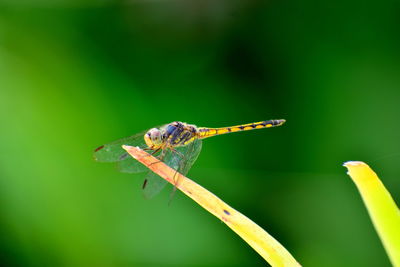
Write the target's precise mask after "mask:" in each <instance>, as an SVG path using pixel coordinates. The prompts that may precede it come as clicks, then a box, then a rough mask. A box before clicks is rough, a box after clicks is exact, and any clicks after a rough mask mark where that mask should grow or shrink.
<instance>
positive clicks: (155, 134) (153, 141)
mask: <svg viewBox="0 0 400 267" xmlns="http://www.w3.org/2000/svg"><path fill="white" fill-rule="evenodd" d="M144 141H145V142H146V145H147V146H148V147H149V148H150V149H153V150H154V149H159V148H160V147H161V145H162V144H163V140H162V134H161V131H160V129H157V128H152V129H150V130H148V131H147V133H146V134H145V135H144Z"/></svg>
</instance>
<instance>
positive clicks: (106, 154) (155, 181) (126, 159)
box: [94, 131, 202, 198]
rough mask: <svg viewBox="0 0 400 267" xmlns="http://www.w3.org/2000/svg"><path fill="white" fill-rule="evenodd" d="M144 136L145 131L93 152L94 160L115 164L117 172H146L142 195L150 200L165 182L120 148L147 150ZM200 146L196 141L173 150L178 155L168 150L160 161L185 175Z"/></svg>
mask: <svg viewBox="0 0 400 267" xmlns="http://www.w3.org/2000/svg"><path fill="white" fill-rule="evenodd" d="M145 134H146V131H144V132H142V133H139V134H136V135H133V136H130V137H127V138H123V139H120V140H117V141H114V142H112V143H109V144H106V145H103V146H100V147H99V148H97V149H96V150H95V152H94V158H95V160H97V161H99V162H116V164H117V168H118V170H119V171H121V172H125V173H141V172H146V171H148V174H147V175H146V177H145V182H144V186H143V194H144V196H145V197H146V198H152V197H153V196H155V195H156V194H157V193H158V192H160V191H161V190H162V189H163V188H164V187H165V185H166V184H167V181H166V180H164V179H162V178H161V177H159V176H158V175H157V174H155V173H154V172H152V171H149V170H148V169H147V167H146V166H144V165H143V164H141V163H140V162H139V161H137V160H135V159H134V158H132V157H131V156H130V155H129V154H128V153H127V152H126V151H125V150H124V149H123V148H122V145H129V146H138V147H140V148H141V149H144V148H147V145H146V144H145V142H144V139H143V137H144V135H145ZM201 146H202V142H201V140H199V139H197V140H195V141H193V142H192V143H190V144H188V145H187V146H183V147H176V148H175V150H177V151H178V153H177V152H174V151H172V150H169V149H168V150H167V151H165V152H164V153H165V155H164V158H163V159H162V161H163V162H164V163H165V164H167V165H168V166H170V167H171V168H173V169H175V170H177V171H178V172H180V173H182V174H183V175H186V174H187V172H188V171H189V170H190V168H191V167H192V165H193V163H194V162H195V161H196V159H197V157H198V155H199V153H200V151H201Z"/></svg>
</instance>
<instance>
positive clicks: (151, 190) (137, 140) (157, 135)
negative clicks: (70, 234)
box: [94, 119, 286, 198]
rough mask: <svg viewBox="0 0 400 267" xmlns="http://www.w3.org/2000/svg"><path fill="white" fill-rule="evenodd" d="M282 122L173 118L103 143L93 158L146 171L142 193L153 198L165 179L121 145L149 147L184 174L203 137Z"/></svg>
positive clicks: (126, 169) (127, 169) (125, 168)
mask: <svg viewBox="0 0 400 267" xmlns="http://www.w3.org/2000/svg"><path fill="white" fill-rule="evenodd" d="M285 122H286V121H285V120H283V119H279V120H267V121H260V122H254V123H247V124H241V125H236V126H230V127H222V128H208V127H197V126H196V125H193V124H188V123H185V122H180V121H174V122H172V123H168V124H165V125H163V126H160V127H156V128H151V129H150V130H147V131H143V132H141V133H138V134H135V135H133V136H130V137H126V138H122V139H119V140H117V141H114V142H111V143H108V144H105V145H102V146H100V147H98V148H96V150H95V151H94V159H95V160H96V161H99V162H116V163H117V168H118V170H119V171H121V172H125V173H141V172H146V171H148V173H147V175H146V177H145V180H144V183H143V194H144V196H145V197H146V198H152V197H153V196H155V195H156V194H157V193H158V192H160V191H161V190H162V189H163V188H164V187H165V185H166V184H167V181H166V180H164V179H162V178H161V177H159V176H158V175H157V174H155V173H154V172H152V171H149V170H148V168H147V167H146V166H145V165H143V164H141V163H140V162H139V161H137V160H135V159H133V158H132V157H130V156H129V154H128V153H127V152H126V151H125V150H124V149H123V148H122V145H129V146H137V147H139V148H141V149H143V150H145V151H149V152H151V154H152V155H156V156H157V158H158V159H159V160H160V161H162V162H164V163H165V164H167V165H168V166H170V167H171V168H173V169H175V170H176V171H177V172H179V173H181V174H183V175H186V174H187V173H188V171H189V170H190V168H191V167H192V166H193V164H194V162H195V161H196V159H197V157H198V156H199V153H200V151H201V147H202V140H203V139H205V138H209V137H212V136H217V135H222V134H227V133H234V132H240V131H249V130H255V129H263V128H271V127H276V126H281V125H282V124H284V123H285Z"/></svg>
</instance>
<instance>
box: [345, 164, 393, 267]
mask: <svg viewBox="0 0 400 267" xmlns="http://www.w3.org/2000/svg"><path fill="white" fill-rule="evenodd" d="M344 166H345V167H346V168H347V169H348V174H349V175H350V177H351V178H352V180H353V182H354V183H355V184H356V186H357V188H358V190H359V191H360V194H361V197H362V198H363V200H364V204H365V206H366V207H367V210H368V213H369V215H370V217H371V220H372V223H373V224H374V226H375V229H376V231H377V232H378V235H379V237H380V239H381V240H382V243H383V246H384V247H385V249H386V252H387V253H388V255H389V258H390V260H391V262H392V264H393V265H394V266H400V211H399V208H398V207H397V206H396V203H395V202H394V200H393V198H392V196H391V195H390V193H389V192H388V191H387V190H386V188H385V186H384V185H383V183H382V182H381V180H379V177H378V176H377V175H376V173H375V172H374V171H373V170H372V169H371V168H370V167H369V166H368V165H367V164H365V163H364V162H361V161H349V162H346V163H345V164H344Z"/></svg>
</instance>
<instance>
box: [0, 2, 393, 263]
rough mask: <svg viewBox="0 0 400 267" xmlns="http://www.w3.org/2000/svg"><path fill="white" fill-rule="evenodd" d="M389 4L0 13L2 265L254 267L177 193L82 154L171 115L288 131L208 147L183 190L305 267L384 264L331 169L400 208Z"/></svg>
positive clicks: (367, 225)
mask: <svg viewBox="0 0 400 267" xmlns="http://www.w3.org/2000/svg"><path fill="white" fill-rule="evenodd" d="M399 12H400V4H399V2H398V1H390V0H384V1H379V2H376V1H360V0H354V1H350V2H349V1H341V0H339V1H334V2H320V1H261V0H259V1H257V0H247V1H239V0H225V1H222V0H221V1H211V0H186V1H183V0H182V1H167V0H165V1H161V0H160V1H150V0H148V1H147V0H129V1H128V0H126V1H125V0H119V1H117V0H116V1H112V0H87V1H83V0H81V1H80V0H75V1H66V0H53V1H50V0H36V1H34V0H32V1H29V0H1V1H0V125H1V128H0V129H1V130H0V260H1V264H2V266H264V265H265V262H264V261H263V259H262V258H261V257H260V256H259V255H258V254H256V253H255V252H254V251H253V250H252V249H251V248H250V247H249V246H248V245H247V244H245V243H244V242H243V241H242V240H241V239H240V238H239V237H238V236H236V235H235V234H234V233H233V232H232V231H230V230H229V229H228V228H227V227H226V226H225V225H224V224H223V223H221V222H220V221H218V219H216V218H214V217H213V216H211V215H210V214H208V213H207V212H206V211H204V210H203V209H202V208H200V207H199V206H197V205H196V204H195V203H194V202H192V201H191V200H190V199H188V198H186V197H185V196H183V195H182V194H181V193H179V192H177V193H176V194H175V197H174V199H173V201H172V203H171V204H170V205H168V201H169V194H170V192H171V187H168V188H167V190H164V191H163V192H162V193H161V194H160V195H158V196H157V197H156V198H154V199H151V200H146V199H144V198H143V197H142V193H141V184H142V178H141V177H140V176H137V175H129V174H123V173H119V172H117V171H116V169H115V168H114V166H113V165H112V164H100V163H97V162H94V161H93V159H92V152H93V149H94V148H96V147H97V146H99V145H101V144H103V143H106V142H110V141H113V140H115V139H119V138H121V137H125V136H129V135H131V134H134V133H136V132H139V131H142V130H145V129H148V128H151V127H153V126H155V125H160V124H164V123H169V122H171V121H174V120H180V121H184V122H189V123H193V124H196V125H198V126H208V127H221V126H229V125H236V124H239V123H248V122H253V121H260V120H266V119H280V118H284V119H286V120H287V123H286V124H285V125H284V126H283V127H279V128H274V129H267V130H259V131H251V132H246V133H237V134H231V135H225V136H221V137H215V138H211V139H207V140H206V141H205V142H204V144H203V151H202V153H201V155H200V157H199V159H198V161H197V162H196V164H195V165H194V167H193V168H192V170H191V171H190V172H189V177H191V178H192V179H194V180H195V181H197V182H198V183H200V184H201V185H203V186H205V187H206V188H208V189H209V190H211V191H212V192H214V193H215V194H217V195H218V196H219V197H221V198H222V199H223V200H225V201H226V202H227V203H229V204H230V205H232V206H233V207H234V208H236V209H238V210H239V211H241V212H242V213H244V214H245V215H247V216H248V217H249V218H251V219H252V220H254V221H255V222H256V223H258V224H259V225H260V226H261V227H263V228H264V229H266V230H267V231H268V232H269V233H270V234H272V235H273V236H274V237H275V238H276V239H278V240H279V241H280V242H281V243H282V244H283V245H284V246H285V247H286V248H287V249H288V250H289V251H290V252H291V253H292V254H293V256H294V257H295V258H296V259H297V260H298V261H299V262H300V263H301V264H303V265H304V266H389V265H390V263H389V260H388V258H387V256H386V254H385V251H384V249H383V247H382V245H381V243H380V241H379V239H378V237H377V234H376V233H375V231H374V228H373V226H372V224H371V222H370V220H369V217H368V214H367V211H366V210H365V208H364V206H363V204H362V201H361V198H360V196H359V195H358V192H357V190H356V188H355V186H354V184H352V182H351V180H350V178H349V177H348V176H347V175H346V170H345V168H343V167H342V166H341V165H342V163H343V162H345V161H348V160H362V161H365V162H367V163H368V164H369V165H370V166H371V167H372V168H373V169H374V170H375V171H376V172H377V173H378V174H379V176H380V178H381V179H382V181H383V182H384V183H385V185H386V187H387V188H388V189H389V190H390V191H391V193H392V195H393V197H394V199H395V201H397V203H399V202H400V181H399V176H400V166H399V162H400V150H399V148H400V138H399V132H400V123H399V115H400V105H399V100H400V90H399V89H400V63H399V62H400V61H399V60H400V52H399V47H400V35H399V32H398V29H399V23H400V21H399Z"/></svg>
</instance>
